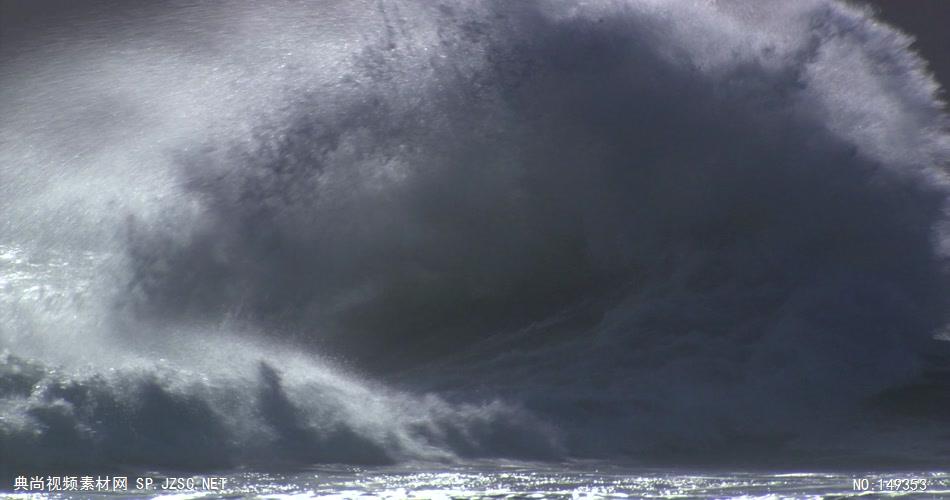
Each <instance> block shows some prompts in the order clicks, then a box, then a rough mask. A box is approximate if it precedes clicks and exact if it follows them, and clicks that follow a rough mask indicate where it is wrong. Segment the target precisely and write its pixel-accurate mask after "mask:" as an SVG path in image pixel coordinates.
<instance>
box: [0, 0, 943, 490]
mask: <svg viewBox="0 0 950 500" xmlns="http://www.w3.org/2000/svg"><path fill="white" fill-rule="evenodd" d="M126 8H128V9H132V12H131V15H128V13H126V14H127V15H126V16H125V17H120V16H119V15H118V14H117V15H116V18H115V19H112V18H108V17H107V18H106V20H105V21H102V22H100V23H90V24H88V25H83V24H82V23H79V28H76V30H75V32H73V33H71V35H70V36H73V37H75V38H76V39H78V40H80V41H82V43H66V42H65V41H63V40H62V39H60V38H57V36H55V34H40V35H37V39H38V40H41V41H42V42H43V43H37V44H36V46H35V47H30V48H29V50H27V49H23V50H21V51H15V50H11V51H8V52H6V53H3V54H0V55H2V59H0V61H2V62H3V68H4V70H5V71H4V72H3V73H2V74H0V83H2V84H3V85H2V86H3V88H4V89H5V90H4V91H3V93H2V94H0V100H2V101H0V102H3V103H4V107H5V108H9V109H10V112H9V113H5V114H6V115H7V116H8V117H9V118H8V119H5V120H4V123H3V124H0V139H2V141H0V214H2V220H0V228H2V230H3V233H2V239H0V243H2V246H0V266H2V267H0V271H2V272H3V275H2V277H0V280H2V281H0V299H2V301H0V346H2V347H3V348H4V349H5V351H4V354H3V357H2V358H0V399H2V401H3V405H2V408H3V409H2V410H0V458H2V460H0V473H3V474H13V473H14V472H20V471H21V470H27V469H29V470H31V471H32V470H33V468H36V467H43V468H47V469H51V470H57V469H68V468H76V467H89V466H90V464H93V465H95V466H96V467H102V468H121V467H131V466H143V467H173V468H195V469H208V468H222V467H235V466H247V465H251V466H275V465H291V464H296V465H300V464H309V463H318V462H320V463H327V462H346V463H391V462H401V461H409V460H425V461H453V460H461V459H469V458H492V459H500V458H513V459H544V460H557V459H568V458H611V459H617V458H623V459H631V460H641V461H645V462H648V463H649V462H658V461H663V460H672V461H678V462H682V461H683V460H694V461H696V462H714V463H721V462H722V461H723V460H735V461H749V462H752V461H754V463H758V464H762V463H767V462H769V461H771V462H773V463H782V462H787V461H800V462H802V463H812V464H814V463H817V462H816V461H818V460H820V459H821V457H832V458H828V460H854V459H856V458H862V459H865V460H867V461H869V462H872V463H892V462H900V461H907V460H920V461H923V462H928V461H929V462H935V461H938V460H940V457H943V458H944V459H945V458H946V456H947V455H948V454H950V442H948V441H947V439H946V435H945V433H943V434H941V430H940V428H941V426H942V425H945V423H946V418H947V415H946V411H945V410H943V411H942V410H940V409H941V408H945V407H946V406H947V403H948V402H950V401H948V398H950V396H948V394H950V392H948V388H950V383H948V381H950V377H947V376H946V374H947V371H946V370H947V369H948V366H950V365H948V361H950V352H948V348H947V344H946V342H944V341H941V340H939V336H940V335H941V333H942V332H943V331H944V328H945V327H946V325H947V321H948V312H950V310H948V303H947V297H948V288H947V287H948V285H950V281H948V275H947V271H948V269H947V260H946V259H947V252H946V250H947V242H948V239H947V236H946V234H945V231H946V229H947V195H948V183H947V179H946V175H945V170H944V168H945V167H946V165H947V161H948V159H950V137H948V135H947V120H946V117H945V115H944V114H943V111H942V107H941V106H942V105H941V103H940V102H939V101H938V99H937V97H936V94H937V90H938V89H937V86H936V84H935V83H934V82H933V81H932V79H931V78H930V77H929V76H928V74H927V73H926V69H925V67H924V65H923V63H922V61H921V60H920V59H919V58H918V57H917V56H916V55H914V54H913V53H912V52H911V51H910V50H909V48H908V47H909V43H910V40H909V38H908V37H906V36H904V35H902V34H900V33H898V32H896V31H895V30H893V29H891V28H889V27H887V26H884V25H882V24H880V23H878V22H876V21H875V20H874V19H873V18H872V17H871V16H870V15H869V13H867V12H864V11H860V10H857V9H855V8H852V7H848V6H845V5H840V4H838V3H835V2H831V1H826V0H807V1H801V2H794V3H793V5H788V2H785V3H783V2H767V4H765V5H763V3H762V2H756V4H755V5H754V6H753V5H752V4H751V2H741V1H729V2H726V1H720V2H700V1H688V0H681V1H671V2H655V1H650V0H641V1H633V0H631V1H625V2H606V1H605V2H600V1H594V2H569V1H554V0H551V1H543V0H536V1H530V2H502V1H498V2H494V1H487V2H480V3H471V2H461V1H459V2H455V1H440V2H380V3H378V4H377V3H372V2H324V3H320V4H319V5H317V4H310V5H300V4H296V3H287V4H269V5H268V6H263V5H256V4H253V3H246V4H243V3H229V4H227V5H224V4H222V5H201V6H197V5H191V4H188V3H177V4H175V5H173V6H172V7H169V8H168V10H167V12H165V13H163V14H162V15H160V16H156V15H148V16H146V15H145V12H144V11H137V10H134V9H136V8H138V7H126ZM149 12H150V11H149ZM103 33H106V34H105V35H104V34H103ZM14 75H17V76H16V78H15V77H14ZM54 117H55V119H54ZM868 436H874V439H873V440H871V439H868ZM763 461H765V462H763Z"/></svg>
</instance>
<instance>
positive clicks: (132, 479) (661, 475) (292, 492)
mask: <svg viewBox="0 0 950 500" xmlns="http://www.w3.org/2000/svg"><path fill="white" fill-rule="evenodd" d="M146 478H148V479H151V481H152V482H151V483H146V482H145V481H146V480H147V479H146ZM128 480H129V483H128V490H125V491H108V492H95V491H92V492H86V491H80V492H52V493H51V492H48V491H44V492H42V493H37V492H32V493H22V492H21V493H13V494H8V495H6V496H3V497H2V498H33V497H35V495H37V494H38V495H39V496H44V497H50V498H115V497H124V498H125V497H127V498H145V497H149V498H169V499H170V498H177V499H187V498H272V499H284V498H286V499H290V498H293V499H304V498H327V499H331V498H332V499H348V498H385V499H402V498H414V499H463V498H465V499H468V498H486V499H487V498H498V499H502V498H504V499H512V498H539V499H540V498H555V499H573V498H670V499H673V498H675V499H705V498H749V499H751V498H762V499H766V498H769V499H772V498H774V499H778V498H814V499H818V498H850V497H856V496H860V497H864V498H879V497H888V498H947V496H948V495H950V473H948V472H946V471H944V472H936V471H904V472H880V471H877V472H875V471H860V472H855V471H851V472H801V471H800V472H793V471H788V472H774V471H773V472H736V471H726V470H722V471H698V470H685V469H683V470H669V469H624V468H622V467H617V466H612V465H604V466H591V465H581V466H522V465H512V466H508V467H505V466H501V467H500V466H497V465H491V466H466V467H449V468H422V467H418V468H416V467H371V468H364V467H350V466H339V467H321V468H314V469H309V470H300V471H294V472H280V473H264V472H224V473H221V474H217V475H216V474H210V475H202V476H194V475H189V474H176V473H167V472H166V473H158V472H143V473H139V474H132V475H130V476H128ZM136 484H138V485H139V486H146V484H147V487H142V488H139V487H137V486H136Z"/></svg>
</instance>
